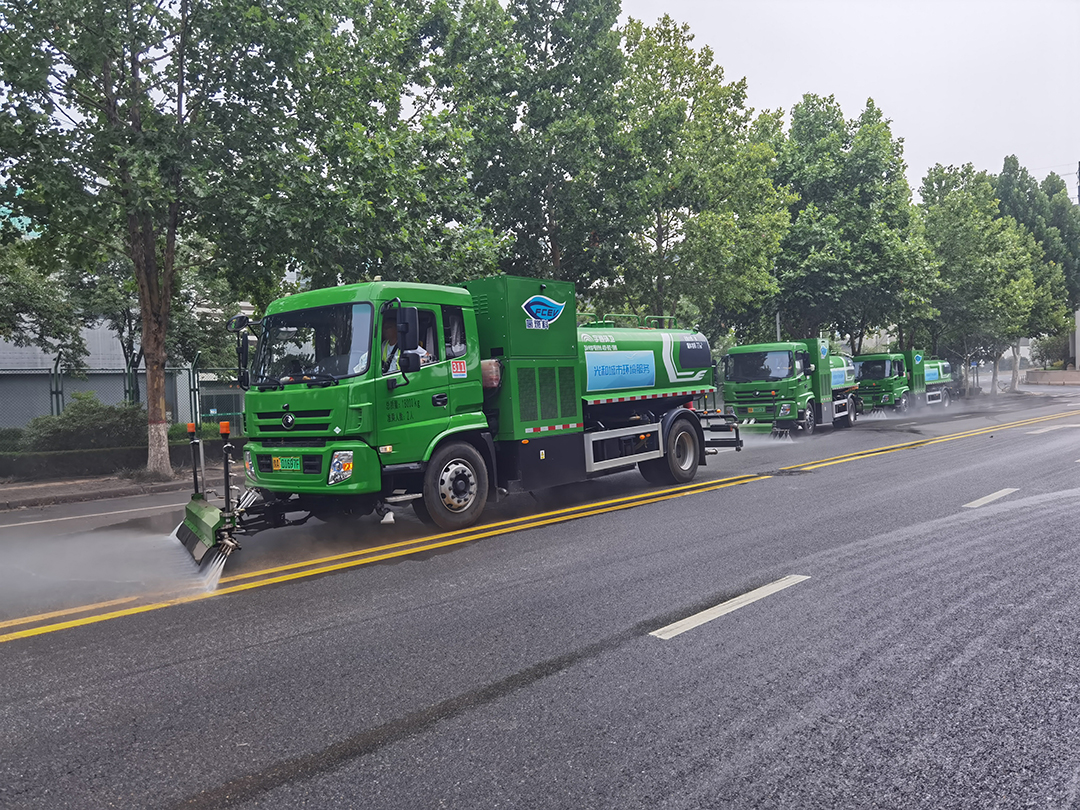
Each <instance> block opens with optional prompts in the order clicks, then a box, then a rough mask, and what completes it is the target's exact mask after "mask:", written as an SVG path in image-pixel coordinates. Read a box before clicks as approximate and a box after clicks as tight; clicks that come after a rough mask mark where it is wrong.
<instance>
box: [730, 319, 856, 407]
mask: <svg viewBox="0 0 1080 810" xmlns="http://www.w3.org/2000/svg"><path fill="white" fill-rule="evenodd" d="M724 369H725V376H724V387H723V399H724V410H725V413H727V414H728V415H730V416H734V417H736V418H737V419H740V420H754V421H755V422H759V423H766V424H768V423H773V424H774V425H777V426H785V427H790V426H791V425H794V424H795V423H796V422H798V421H801V420H803V419H804V416H805V413H806V409H807V407H808V405H809V404H810V403H814V405H815V408H816V412H815V413H816V419H817V420H818V421H826V422H831V421H833V420H834V419H837V418H840V417H841V416H843V415H844V414H846V413H847V409H848V408H849V407H853V406H854V403H853V401H852V399H851V398H852V397H853V395H855V394H856V393H857V391H858V384H857V382H856V381H855V368H854V365H853V364H852V362H851V358H849V357H847V356H846V355H839V354H831V353H830V351H829V342H828V341H827V340H823V339H820V338H810V339H807V340H797V341H781V342H776V343H756V344H748V345H743V346H733V347H732V348H731V349H730V350H729V351H728V354H727V356H726V357H725V358H724ZM817 411H820V413H817Z"/></svg>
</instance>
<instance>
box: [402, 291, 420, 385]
mask: <svg viewBox="0 0 1080 810" xmlns="http://www.w3.org/2000/svg"><path fill="white" fill-rule="evenodd" d="M397 333H398V351H399V352H401V353H402V355H403V356H402V358H401V359H402V360H404V359H405V358H404V353H405V352H412V351H416V349H417V348H419V346H420V313H419V312H417V309H416V307H398V311H397ZM416 360H417V363H419V362H420V358H419V357H417V358H416ZM418 367H419V366H418ZM414 370H415V369H414Z"/></svg>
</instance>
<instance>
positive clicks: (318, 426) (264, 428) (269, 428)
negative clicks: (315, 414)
mask: <svg viewBox="0 0 1080 810" xmlns="http://www.w3.org/2000/svg"><path fill="white" fill-rule="evenodd" d="M329 429H330V423H329V422H315V423H312V424H305V425H302V424H300V423H299V422H297V423H296V424H295V425H293V426H292V427H291V428H287V427H285V426H284V425H282V424H277V425H259V426H258V428H257V430H258V431H259V433H300V432H303V431H305V430H307V431H312V430H314V431H319V430H329Z"/></svg>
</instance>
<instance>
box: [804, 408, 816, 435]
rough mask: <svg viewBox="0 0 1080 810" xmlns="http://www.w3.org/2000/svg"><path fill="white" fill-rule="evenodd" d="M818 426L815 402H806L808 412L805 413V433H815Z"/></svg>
mask: <svg viewBox="0 0 1080 810" xmlns="http://www.w3.org/2000/svg"><path fill="white" fill-rule="evenodd" d="M816 427H817V417H816V416H815V415H814V402H813V400H811V401H810V402H807V403H806V413H805V414H804V415H803V425H802V429H803V433H805V434H806V435H807V436H813V435H814V428H816Z"/></svg>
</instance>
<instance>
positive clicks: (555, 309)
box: [521, 295, 566, 329]
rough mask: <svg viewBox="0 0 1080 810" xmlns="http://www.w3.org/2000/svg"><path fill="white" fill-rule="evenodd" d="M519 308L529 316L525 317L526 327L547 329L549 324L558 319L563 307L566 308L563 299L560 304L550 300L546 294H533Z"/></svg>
mask: <svg viewBox="0 0 1080 810" xmlns="http://www.w3.org/2000/svg"><path fill="white" fill-rule="evenodd" d="M521 308H522V309H523V310H525V314H526V315H528V316H529V317H528V318H526V319H525V328H526V329H547V328H548V327H550V326H551V324H553V323H555V321H557V320H559V316H560V315H562V313H563V309H565V308H566V302H565V301H563V302H562V303H561V304H560V303H559V302H558V301H552V300H551V299H550V298H548V297H547V296H546V295H534V296H533V297H532V298H530V299H529V300H528V301H526V302H525V303H524V304H522V305H521Z"/></svg>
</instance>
